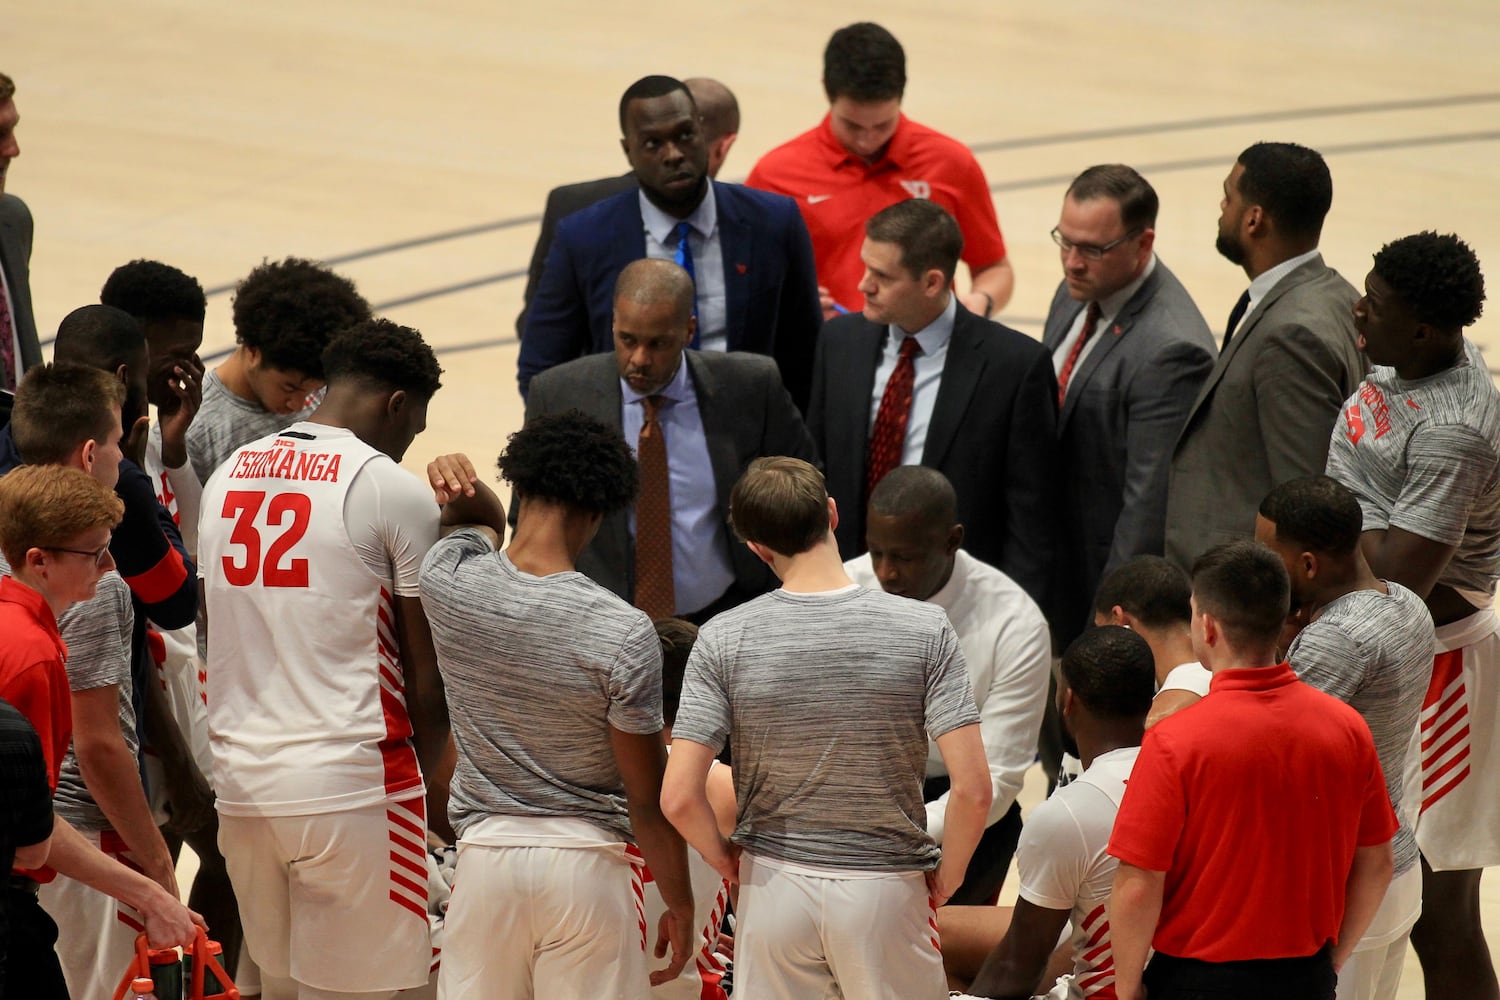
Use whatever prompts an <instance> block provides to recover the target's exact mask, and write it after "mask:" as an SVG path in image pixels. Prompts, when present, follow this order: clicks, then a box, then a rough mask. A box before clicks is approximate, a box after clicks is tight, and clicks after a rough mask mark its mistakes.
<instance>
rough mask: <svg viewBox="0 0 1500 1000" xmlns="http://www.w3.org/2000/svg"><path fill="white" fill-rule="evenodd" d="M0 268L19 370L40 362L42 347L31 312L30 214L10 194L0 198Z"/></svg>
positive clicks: (23, 205) (18, 200) (19, 200)
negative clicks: (16, 341)
mask: <svg viewBox="0 0 1500 1000" xmlns="http://www.w3.org/2000/svg"><path fill="white" fill-rule="evenodd" d="M0 267H3V268H5V280H6V282H8V283H9V285H10V300H11V305H12V307H13V308H12V314H11V321H12V322H14V323H15V324H16V334H17V339H19V340H20V342H21V356H20V361H21V370H22V371H25V370H26V369H28V368H35V367H36V366H37V365H39V364H41V363H42V347H41V344H40V343H39V342H38V340H37V336H36V317H35V316H33V315H32V312H31V212H30V211H29V210H28V209H27V208H26V203H25V202H24V201H22V200H21V199H20V198H17V197H16V196H15V195H13V194H7V195H0Z"/></svg>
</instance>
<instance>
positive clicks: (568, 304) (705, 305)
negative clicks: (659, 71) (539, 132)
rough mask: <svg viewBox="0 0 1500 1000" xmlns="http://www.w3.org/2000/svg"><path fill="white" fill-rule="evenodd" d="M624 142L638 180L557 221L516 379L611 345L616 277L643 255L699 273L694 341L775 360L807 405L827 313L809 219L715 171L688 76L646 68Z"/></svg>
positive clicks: (624, 120) (632, 96)
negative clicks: (713, 175) (714, 177)
mask: <svg viewBox="0 0 1500 1000" xmlns="http://www.w3.org/2000/svg"><path fill="white" fill-rule="evenodd" d="M620 130H621V132H622V133H623V135H624V137H623V138H622V139H621V140H620V145H621V147H622V148H623V149H624V151H625V158H626V159H627V160H628V161H629V162H630V168H631V170H632V171H633V172H634V173H635V176H636V179H637V181H638V182H639V183H640V190H639V191H624V192H621V193H620V194H617V195H615V196H613V197H611V198H606V199H605V200H603V201H601V202H599V203H598V204H596V205H592V206H590V207H589V208H587V209H585V210H583V211H581V212H577V213H575V214H573V215H571V216H569V217H568V218H566V219H564V220H563V221H562V222H560V223H559V224H558V227H557V238H556V241H555V242H554V243H553V245H552V249H551V251H550V252H549V253H548V255H547V264H546V267H545V269H544V270H543V272H542V279H541V283H540V285H539V286H538V288H537V291H536V297H535V298H534V299H533V300H532V302H531V308H530V312H529V313H528V315H527V317H526V329H525V333H524V335H523V338H522V341H521V354H520V359H519V362H518V377H519V381H520V386H521V395H522V396H523V397H525V396H527V395H528V394H529V392H530V389H531V380H532V378H533V377H534V376H536V375H537V374H538V373H539V372H543V371H546V370H547V369H548V368H552V367H554V366H556V365H560V364H562V363H563V362H565V361H571V360H572V359H574V358H577V357H580V356H582V355H585V354H599V353H603V352H605V351H608V350H609V349H610V346H611V342H612V334H611V330H612V327H611V322H610V319H611V317H610V307H611V305H612V298H613V292H614V287H615V279H616V278H618V277H619V275H620V272H621V271H622V270H624V268H625V265H626V264H629V263H630V262H631V261H633V260H639V259H641V258H642V257H651V258H657V259H662V260H670V261H674V262H675V263H677V264H678V265H679V266H681V267H682V268H683V270H685V271H687V272H688V274H689V275H690V276H692V278H693V285H694V306H693V314H694V316H696V317H697V321H698V324H697V325H698V330H697V332H696V333H695V334H694V337H693V340H692V343H691V345H690V346H692V347H695V348H702V349H704V350H711V351H751V352H754V353H756V354H768V355H770V356H771V357H773V358H775V359H776V364H777V367H778V368H780V370H781V378H782V381H783V382H784V383H785V385H786V387H787V390H788V391H789V392H791V394H792V398H793V400H795V401H796V403H797V405H798V407H799V408H802V409H804V410H805V409H806V406H807V396H808V391H809V388H810V386H811V385H812V364H813V351H814V349H815V348H816V346H817V338H818V328H819V326H820V325H821V323H822V317H821V315H820V313H819V310H818V279H817V275H816V273H815V271H814V269H813V256H812V242H811V240H810V239H809V238H808V235H807V226H806V225H804V224H803V222H802V216H801V215H799V214H798V212H797V206H796V204H795V203H793V202H792V200H791V199H790V198H784V197H782V196H781V195H773V194H767V193H765V192H763V191H754V190H751V189H750V188H746V187H741V186H740V185H738V184H721V183H719V182H718V181H710V180H709V179H708V147H707V144H706V143H705V142H704V139H703V132H702V128H701V121H700V115H699V113H698V108H697V105H696V104H694V102H693V96H692V94H691V93H690V92H689V91H688V89H687V87H686V86H685V85H684V84H683V83H682V81H680V80H675V79H673V78H672V77H669V76H648V77H644V78H642V79H640V80H637V81H636V82H635V83H633V84H631V85H630V88H629V89H628V90H626V91H625V94H624V96H623V97H622V98H621V99H620Z"/></svg>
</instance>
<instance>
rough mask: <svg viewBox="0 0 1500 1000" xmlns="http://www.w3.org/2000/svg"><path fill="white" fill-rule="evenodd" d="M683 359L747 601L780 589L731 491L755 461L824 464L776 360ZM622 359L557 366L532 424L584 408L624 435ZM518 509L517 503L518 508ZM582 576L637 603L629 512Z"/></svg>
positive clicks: (601, 538)
mask: <svg viewBox="0 0 1500 1000" xmlns="http://www.w3.org/2000/svg"><path fill="white" fill-rule="evenodd" d="M683 358H684V359H685V360H686V363H687V365H688V371H689V373H690V374H691V375H692V378H693V387H694V389H695V391H696V392H697V393H698V411H699V413H700V414H701V415H702V417H703V430H704V434H705V436H706V437H707V438H708V457H709V461H710V462H711V463H712V465H713V469H714V484H715V487H716V491H717V493H718V497H719V514H720V517H721V519H722V522H723V524H724V537H725V539H726V540H727V542H728V545H729V559H730V564H731V565H732V566H733V567H734V575H735V588H734V589H735V590H736V591H737V595H736V596H737V597H739V599H742V600H748V599H749V598H750V597H753V596H755V595H756V594H760V593H764V592H765V591H767V590H771V589H773V588H775V587H776V585H777V584H776V578H775V576H774V575H773V574H772V573H771V571H770V569H769V568H768V567H767V566H766V565H765V563H763V562H761V561H760V559H759V558H758V557H756V555H755V554H754V553H753V552H751V551H750V550H749V548H747V547H746V546H745V545H742V544H740V543H739V542H737V541H735V537H734V532H733V530H732V529H730V527H729V491H730V490H731V489H732V488H733V487H734V484H735V481H736V480H738V479H739V477H740V474H741V473H742V472H744V471H745V467H746V466H747V465H749V464H750V462H751V461H752V460H754V459H757V458H760V457H762V456H765V455H790V456H792V457H794V458H801V459H805V460H807V461H809V462H814V463H816V462H817V453H816V451H815V450H814V449H813V443H812V438H811V437H810V436H809V435H808V433H807V427H806V426H805V425H804V424H803V423H802V417H801V415H800V414H799V413H798V412H797V407H796V406H795V405H793V403H792V397H791V396H789V395H788V394H787V391H786V389H785V387H783V386H782V384H781V374H780V372H779V371H778V370H777V368H776V362H775V361H774V360H772V359H771V358H768V357H766V356H764V355H760V354H749V353H744V352H738V353H733V354H725V353H721V352H718V351H685V352H683ZM622 398H623V397H622V395H621V392H620V374H619V369H618V368H617V367H616V363H615V356H614V354H613V353H611V354H591V355H587V356H585V357H582V358H578V359H576V360H574V361H569V362H567V363H566V364H562V365H558V366H557V367H556V368H550V369H548V370H547V371H545V372H542V373H541V374H539V375H537V376H536V378H535V379H533V380H532V383H531V393H530V395H529V397H528V398H527V401H526V419H527V420H528V421H529V420H532V419H533V418H535V417H538V416H542V415H544V414H549V413H561V412H563V411H564V410H570V409H578V410H582V411H583V412H584V413H587V414H588V415H589V416H591V417H594V418H596V419H598V420H602V421H603V422H604V423H606V424H608V425H609V426H611V427H613V428H615V429H617V430H620V429H621V428H622V427H623V423H622V420H621V416H620V407H621V403H622ZM514 506H515V505H512V509H514ZM578 569H579V572H581V573H583V574H584V575H585V576H587V577H589V579H591V580H593V581H594V582H596V583H598V584H599V585H600V586H603V587H606V588H608V589H609V590H612V591H614V592H615V593H616V594H618V595H620V597H622V598H624V599H625V600H627V601H630V600H633V599H634V589H635V539H634V538H632V537H631V535H630V525H629V520H628V518H627V514H626V512H625V511H620V512H618V513H615V514H611V515H610V516H609V517H606V518H605V519H604V523H603V524H602V525H600V527H599V533H598V535H596V536H595V537H594V540H593V542H591V543H590V544H589V547H588V548H586V549H584V550H583V553H582V555H580V556H579V558H578Z"/></svg>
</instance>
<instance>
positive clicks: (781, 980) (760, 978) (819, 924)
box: [734, 853, 948, 1000]
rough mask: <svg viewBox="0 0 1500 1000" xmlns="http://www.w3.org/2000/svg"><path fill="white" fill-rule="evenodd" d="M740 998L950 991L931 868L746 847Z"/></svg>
mask: <svg viewBox="0 0 1500 1000" xmlns="http://www.w3.org/2000/svg"><path fill="white" fill-rule="evenodd" d="M735 927H736V933H735V940H734V996H735V1000H830V998H843V1000H947V996H948V987H947V979H946V977H945V976H944V973H943V956H942V951H941V949H940V945H939V942H938V932H937V910H936V908H935V907H934V906H933V903H932V898H931V896H930V895H929V894H928V891H927V879H926V876H925V875H924V874H923V873H922V872H833V871H828V870H823V869H813V868H808V867H805V866H802V865H795V864H788V863H786V862H782V861H775V860H770V859H767V858H761V857H754V856H752V855H750V854H748V853H747V854H744V855H742V856H741V857H740V909H739V918H738V922H737V923H736V925H735Z"/></svg>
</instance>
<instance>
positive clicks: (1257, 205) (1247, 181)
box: [1166, 142, 1366, 569]
mask: <svg viewBox="0 0 1500 1000" xmlns="http://www.w3.org/2000/svg"><path fill="white" fill-rule="evenodd" d="M1332 203H1333V180H1332V178H1331V177H1330V176H1329V173H1328V166H1327V165H1326V164H1325V163H1324V162H1323V158H1322V157H1321V156H1319V155H1318V153H1316V152H1315V151H1313V150H1311V149H1307V148H1306V147H1303V146H1298V145H1294V144H1292V143H1270V142H1262V143H1256V144H1255V145H1254V146H1251V147H1250V148H1249V149H1246V150H1245V151H1244V152H1243V153H1241V154H1240V158H1239V160H1238V162H1236V163H1235V165H1234V169H1233V170H1231V171H1230V173H1229V177H1228V178H1227V179H1226V180H1225V181H1224V200H1223V202H1222V203H1221V212H1220V216H1219V238H1218V241H1217V243H1216V246H1217V248H1218V251H1219V252H1220V253H1221V254H1223V255H1224V256H1225V257H1226V258H1228V259H1229V260H1230V261H1231V262H1233V263H1235V264H1239V265H1241V266H1242V267H1243V268H1244V269H1245V274H1246V276H1247V277H1249V278H1250V287H1249V288H1248V289H1246V291H1245V293H1244V294H1243V295H1241V296H1240V299H1239V302H1238V303H1236V304H1235V307H1234V310H1233V311H1232V312H1231V313H1230V316H1229V323H1228V326H1227V327H1226V329H1225V332H1224V346H1223V349H1222V350H1221V351H1220V353H1219V360H1218V362H1217V363H1216V364H1215V365H1214V368H1213V371H1212V372H1211V373H1210V374H1209V377H1208V381H1207V382H1206V383H1204V386H1203V388H1202V389H1201V390H1199V392H1198V398H1197V399H1196V400H1195V401H1194V402H1193V407H1192V410H1191V411H1190V412H1189V414H1188V420H1187V424H1186V425H1185V426H1184V428H1183V430H1182V433H1181V435H1180V436H1179V437H1178V439H1177V446H1176V449H1175V451H1174V452H1173V454H1172V469H1171V480H1170V483H1169V485H1168V488H1167V551H1166V555H1167V558H1168V559H1171V560H1172V561H1173V562H1175V563H1177V564H1178V565H1179V566H1181V567H1183V568H1185V569H1186V568H1189V567H1191V566H1192V563H1193V560H1194V559H1196V558H1197V557H1198V556H1199V555H1201V554H1202V553H1203V552H1204V551H1206V550H1207V549H1209V548H1211V547H1212V546H1214V545H1217V544H1219V543H1220V542H1225V541H1231V540H1233V539H1237V538H1248V537H1251V536H1252V535H1253V534H1254V532H1255V512H1256V509H1257V507H1258V505H1259V504H1260V501H1261V499H1262V498H1263V497H1264V496H1265V495H1266V494H1267V493H1269V492H1271V490H1272V488H1274V487H1276V486H1278V485H1280V484H1281V483H1284V482H1286V481H1287V480H1288V479H1295V478H1297V477H1299V476H1311V475H1316V474H1318V473H1320V472H1322V471H1323V468H1324V466H1325V465H1326V464H1327V461H1328V439H1329V436H1330V435H1331V434H1332V433H1333V425H1334V422H1335V421H1336V419H1337V418H1338V412H1339V408H1340V407H1341V406H1342V405H1343V402H1344V400H1345V399H1348V398H1349V396H1350V395H1351V394H1352V393H1353V392H1354V389H1355V387H1356V386H1357V385H1358V384H1359V381H1360V379H1361V378H1363V376H1364V372H1365V367H1366V365H1365V360H1364V356H1363V355H1361V354H1360V352H1359V348H1358V346H1357V344H1356V341H1355V332H1354V314H1353V307H1354V303H1355V302H1356V301H1357V300H1358V299H1359V293H1358V292H1356V291H1355V290H1354V287H1353V286H1352V285H1350V284H1349V282H1347V281H1345V280H1344V279H1343V277H1342V276H1340V275H1339V273H1338V272H1337V271H1335V270H1333V269H1332V268H1330V267H1329V266H1328V265H1326V264H1324V263H1323V257H1322V255H1321V254H1319V253H1318V238H1319V236H1320V235H1321V233H1322V230H1323V218H1324V216H1326V215H1327V214H1328V208H1329V206H1330V205H1331V204H1332Z"/></svg>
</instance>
